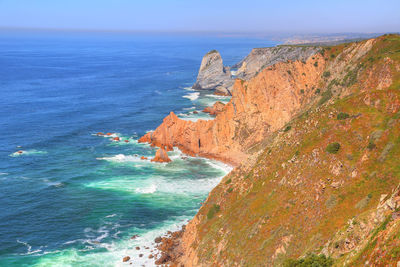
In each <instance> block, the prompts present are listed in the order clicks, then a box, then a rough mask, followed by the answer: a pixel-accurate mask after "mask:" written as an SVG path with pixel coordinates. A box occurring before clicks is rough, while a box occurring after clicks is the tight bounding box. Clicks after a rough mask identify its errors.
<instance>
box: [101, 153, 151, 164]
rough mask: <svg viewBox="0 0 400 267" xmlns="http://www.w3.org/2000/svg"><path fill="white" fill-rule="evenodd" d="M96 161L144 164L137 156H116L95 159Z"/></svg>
mask: <svg viewBox="0 0 400 267" xmlns="http://www.w3.org/2000/svg"><path fill="white" fill-rule="evenodd" d="M96 159H97V160H106V161H111V162H144V161H145V160H142V159H140V157H139V156H132V155H124V154H118V155H115V156H111V157H102V158H96Z"/></svg>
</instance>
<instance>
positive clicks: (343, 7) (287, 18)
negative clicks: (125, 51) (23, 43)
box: [0, 0, 400, 33]
mask: <svg viewBox="0 0 400 267" xmlns="http://www.w3.org/2000/svg"><path fill="white" fill-rule="evenodd" d="M0 27H17V28H57V29H58V28H59V29H97V30H133V31H137V30H139V31H224V32H248V31H252V32H291V33H323V32H326V33H337V32H398V31H400V0H334V1H329V0H319V1H316V0H314V1H313V0H292V1H289V0H272V1H270V0H247V1H246V0H242V1H237V0H231V1H228V0H141V1H139V0H0Z"/></svg>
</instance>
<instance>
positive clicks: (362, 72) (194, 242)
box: [142, 35, 400, 267]
mask: <svg viewBox="0 0 400 267" xmlns="http://www.w3.org/2000/svg"><path fill="white" fill-rule="evenodd" d="M399 89H400V36H398V35H385V36H381V37H379V38H376V39H370V40H367V41H362V42H357V43H350V44H341V45H338V46H333V47H325V48H324V49H322V50H321V51H320V52H318V53H317V54H315V55H313V56H311V57H309V58H308V59H307V61H288V62H279V63H276V64H275V65H272V66H270V67H267V68H265V69H264V70H263V71H261V72H260V73H258V74H257V75H256V76H255V77H254V78H252V79H250V80H249V81H240V80H237V81H236V83H235V85H234V94H233V97H232V100H231V101H230V102H229V103H228V104H227V105H226V106H225V107H224V111H223V112H222V113H219V114H218V115H217V116H216V118H215V120H212V121H209V122H202V121H200V122H196V123H194V122H190V123H187V124H185V125H184V124H182V123H181V122H180V121H178V120H177V119H175V117H174V114H171V115H170V116H169V117H167V118H166V119H165V120H164V123H163V124H162V125H161V126H160V127H159V128H158V129H157V130H156V131H155V132H154V133H153V134H149V135H147V136H145V137H144V138H143V140H142V141H148V142H151V143H152V144H153V145H157V146H167V147H172V146H178V147H180V148H181V149H182V150H184V151H185V152H188V153H191V154H197V155H202V156H209V157H214V158H219V159H224V160H225V161H227V162H233V163H234V164H235V165H236V166H237V167H236V168H235V169H234V170H233V171H232V172H231V173H230V174H229V175H227V176H226V177H225V178H224V179H223V181H222V182H221V183H220V184H219V185H218V186H217V187H216V188H214V190H213V191H212V192H211V193H210V195H209V197H208V198H207V200H206V202H205V203H204V204H203V206H202V207H201V209H200V211H199V212H198V214H197V215H196V216H195V218H194V219H193V220H192V221H191V222H190V223H189V224H188V225H187V226H186V228H185V229H184V231H182V232H179V233H175V234H174V235H173V237H171V238H164V239H163V244H162V245H161V246H160V249H161V250H162V251H164V254H163V256H162V259H161V260H159V261H158V262H159V263H169V264H171V265H178V266H186V267H187V266H281V265H284V264H286V265H288V266H295V265H294V264H295V263H294V262H295V259H298V258H301V257H304V256H306V255H307V254H308V253H314V254H325V255H326V256H328V257H332V258H333V262H334V264H335V265H338V266H342V265H346V266H363V265H373V266H396V264H397V262H398V261H400V250H399V249H398V248H399V245H400V220H399V218H400V211H399V208H400V192H399V182H400V90H399ZM203 136H204V137H203ZM203 138H204V139H203ZM224 138H225V139H224ZM203 140H204V141H203ZM207 140H208V141H207ZM203 144H204V146H203ZM289 259H292V261H290V260H289Z"/></svg>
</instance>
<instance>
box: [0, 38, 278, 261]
mask: <svg viewBox="0 0 400 267" xmlns="http://www.w3.org/2000/svg"><path fill="white" fill-rule="evenodd" d="M274 44H275V43H274V42H272V41H267V40H259V39H249V38H218V37H205V36H201V37H199V36H178V35H176V36H171V35H158V36H155V35H144V34H142V35H138V34H122V33H119V34H117V33H71V32H63V33H62V32H61V33H60V32H11V31H2V32H0V133H1V135H0V136H1V139H0V159H1V160H0V266H119V265H123V263H122V257H124V256H130V257H131V258H132V261H131V262H132V263H133V266H141V265H145V266H151V265H153V263H152V260H150V259H148V255H149V254H150V253H151V250H154V248H153V243H152V242H153V240H154V238H155V237H156V236H159V235H162V234H165V232H166V231H168V230H176V229H178V228H179V227H180V226H181V225H182V224H184V223H186V222H187V221H188V220H189V219H190V218H192V217H193V215H194V214H195V213H196V211H197V210H198V208H199V207H200V203H201V201H203V200H204V199H205V198H206V196H207V194H208V193H209V191H210V190H211V189H212V188H213V187H214V186H215V185H216V184H217V183H218V182H219V181H220V179H221V177H222V176H223V175H225V174H226V173H227V171H229V166H226V165H224V164H222V163H219V162H216V161H212V160H207V159H202V158H192V157H186V156H184V155H182V154H181V153H180V152H179V151H173V152H169V154H170V157H171V158H172V159H173V161H172V162H171V163H168V164H159V163H151V162H150V161H146V160H141V159H140V156H146V157H152V156H153V155H154V153H155V149H154V148H151V147H150V146H149V145H146V144H138V143H137V139H138V138H139V137H140V136H141V135H143V134H145V133H146V131H149V130H152V129H155V128H156V127H157V125H159V124H160V123H161V122H162V119H163V118H164V117H165V116H166V115H167V114H168V113H169V112H170V111H174V112H176V113H177V114H179V116H181V117H182V118H186V119H194V120H195V119H198V118H199V117H200V118H204V119H207V118H209V117H208V116H207V115H206V114H203V113H201V112H200V113H199V114H193V111H194V110H199V111H200V110H202V109H203V108H204V107H205V106H208V105H210V104H212V103H213V102H215V101H217V100H223V101H229V99H228V98H222V99H219V98H218V97H215V96H213V95H211V93H210V92H201V93H199V92H195V91H191V90H189V89H188V87H190V86H191V85H192V84H193V83H194V81H195V79H196V75H197V71H198V68H199V65H200V61H201V58H202V56H203V55H204V54H205V53H206V52H207V51H209V50H211V49H217V50H219V51H220V52H221V54H222V57H223V59H224V62H225V64H227V65H231V64H233V63H236V62H238V61H239V60H240V59H241V58H243V57H244V56H245V55H246V54H248V53H249V52H250V50H251V48H253V47H260V46H272V45H274ZM97 132H105V133H106V132H110V133H113V134H114V135H113V136H119V137H120V138H121V139H122V140H128V141H129V142H125V141H122V142H114V141H111V140H110V138H105V137H102V136H97V135H95V134H96V133H97ZM19 146H20V147H19ZM18 150H22V151H24V153H22V154H18V153H15V152H16V151H18ZM133 235H139V237H138V238H136V239H131V236H133ZM137 246H139V247H140V250H136V247H137ZM146 247H149V249H146ZM139 254H144V256H143V257H139ZM129 263H130V262H129ZM129 263H127V264H126V265H129ZM130 266H132V265H130Z"/></svg>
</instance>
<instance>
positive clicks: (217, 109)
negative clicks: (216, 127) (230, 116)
mask: <svg viewBox="0 0 400 267" xmlns="http://www.w3.org/2000/svg"><path fill="white" fill-rule="evenodd" d="M224 107H225V104H224V103H222V102H220V101H217V102H215V103H214V105H212V106H211V107H206V108H205V109H204V110H203V112H205V113H209V114H210V115H217V114H219V113H221V112H222V111H223V110H224Z"/></svg>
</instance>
